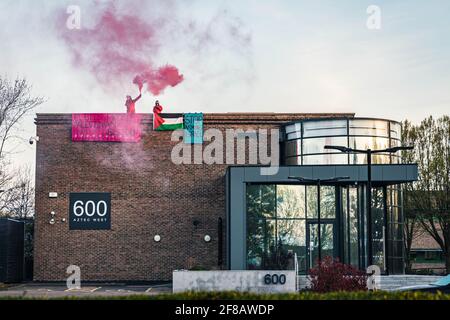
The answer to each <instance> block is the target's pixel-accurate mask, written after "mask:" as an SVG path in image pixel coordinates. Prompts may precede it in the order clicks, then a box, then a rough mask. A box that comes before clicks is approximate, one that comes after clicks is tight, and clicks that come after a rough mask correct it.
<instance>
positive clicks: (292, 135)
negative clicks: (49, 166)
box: [286, 131, 302, 140]
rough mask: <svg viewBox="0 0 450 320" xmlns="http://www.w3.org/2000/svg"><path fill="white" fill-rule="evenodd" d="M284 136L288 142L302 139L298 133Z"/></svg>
mask: <svg viewBox="0 0 450 320" xmlns="http://www.w3.org/2000/svg"><path fill="white" fill-rule="evenodd" d="M286 136H287V139H288V140H293V139H300V138H301V137H302V135H301V133H300V131H295V132H291V133H288V134H287V135H286Z"/></svg>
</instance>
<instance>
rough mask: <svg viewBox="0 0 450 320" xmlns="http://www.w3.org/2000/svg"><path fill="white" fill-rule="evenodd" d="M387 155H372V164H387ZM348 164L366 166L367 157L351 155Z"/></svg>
mask: <svg viewBox="0 0 450 320" xmlns="http://www.w3.org/2000/svg"><path fill="white" fill-rule="evenodd" d="M390 159H391V158H390V156H389V154H374V155H372V164H389V163H390V161H391V160H390ZM350 164H367V156H366V155H365V154H362V153H359V154H358V153H351V154H350Z"/></svg>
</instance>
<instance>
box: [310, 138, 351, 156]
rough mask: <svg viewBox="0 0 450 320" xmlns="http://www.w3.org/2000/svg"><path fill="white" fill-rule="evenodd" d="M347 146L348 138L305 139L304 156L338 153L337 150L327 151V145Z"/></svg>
mask: <svg viewBox="0 0 450 320" xmlns="http://www.w3.org/2000/svg"><path fill="white" fill-rule="evenodd" d="M347 144H348V142H347V137H326V138H311V139H303V154H311V153H329V152H336V150H328V149H325V148H324V147H325V146H326V145H335V146H344V147H346V146H347Z"/></svg>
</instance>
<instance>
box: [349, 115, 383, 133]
mask: <svg viewBox="0 0 450 320" xmlns="http://www.w3.org/2000/svg"><path fill="white" fill-rule="evenodd" d="M349 133H350V135H364V136H382V137H388V136H389V135H388V122H387V121H384V120H363V119H358V120H350V128H349Z"/></svg>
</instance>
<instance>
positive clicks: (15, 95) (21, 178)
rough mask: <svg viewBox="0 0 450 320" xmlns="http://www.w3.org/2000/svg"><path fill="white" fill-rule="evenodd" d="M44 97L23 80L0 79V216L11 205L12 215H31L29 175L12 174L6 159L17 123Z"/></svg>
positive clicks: (17, 129) (12, 143) (11, 145)
mask: <svg viewBox="0 0 450 320" xmlns="http://www.w3.org/2000/svg"><path fill="white" fill-rule="evenodd" d="M43 101H44V100H43V98H41V97H35V96H33V95H32V94H31V86H30V85H29V84H28V82H27V80H26V79H16V80H15V81H9V80H8V79H6V78H4V77H1V76H0V190H1V192H0V214H9V213H8V212H7V210H10V209H11V208H12V206H13V204H12V203H10V202H11V201H13V203H14V204H15V205H16V206H17V205H18V207H14V211H13V212H14V215H18V216H19V217H22V216H24V215H29V214H30V203H32V197H31V195H32V192H33V190H32V183H31V181H32V180H31V179H30V175H29V173H28V176H27V174H25V173H24V172H19V174H18V175H17V174H14V173H13V172H12V171H11V170H10V167H9V161H10V159H9V156H10V155H11V153H12V151H13V149H14V147H15V146H16V145H17V144H16V142H17V141H18V140H20V137H19V133H20V123H21V120H23V119H24V117H25V116H26V115H27V114H29V113H30V112H31V111H32V110H33V109H34V108H36V107H37V106H38V105H40V104H41V103H43Z"/></svg>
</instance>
